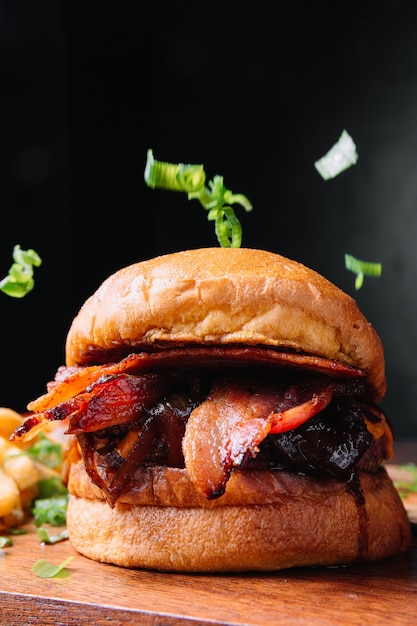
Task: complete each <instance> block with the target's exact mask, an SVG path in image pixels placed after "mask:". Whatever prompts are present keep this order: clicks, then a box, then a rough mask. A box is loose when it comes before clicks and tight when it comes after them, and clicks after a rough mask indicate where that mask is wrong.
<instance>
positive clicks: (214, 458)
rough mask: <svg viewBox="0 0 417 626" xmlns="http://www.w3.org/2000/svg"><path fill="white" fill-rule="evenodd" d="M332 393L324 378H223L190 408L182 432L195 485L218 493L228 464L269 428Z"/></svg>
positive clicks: (245, 454)
mask: <svg viewBox="0 0 417 626" xmlns="http://www.w3.org/2000/svg"><path fill="white" fill-rule="evenodd" d="M332 397H333V387H332V384H331V383H329V381H327V383H326V384H324V383H323V382H321V381H319V382H318V381H317V380H316V381H314V382H312V383H311V384H310V383H309V385H308V387H304V388H302V391H301V393H300V391H299V387H298V386H294V387H290V388H289V389H281V390H278V391H277V388H276V386H274V387H273V388H272V389H271V388H269V389H268V388H267V387H266V388H262V386H261V387H259V386H257V387H256V388H255V389H254V392H251V384H250V381H246V383H244V382H243V383H242V382H241V380H238V379H235V380H223V381H221V382H220V383H217V384H216V385H215V386H214V387H213V389H212V391H211V393H210V395H209V397H208V398H207V400H206V401H204V402H203V403H202V404H200V405H199V406H198V407H197V408H196V409H194V411H192V413H191V415H190V417H189V420H188V422H187V427H186V432H185V435H184V438H183V454H184V459H185V467H186V469H187V472H188V474H189V475H190V477H191V480H192V481H193V483H194V485H195V487H196V488H197V490H199V491H200V493H202V494H204V495H205V496H206V497H207V498H210V499H211V498H217V497H219V496H221V495H222V494H223V493H224V491H225V489H226V484H227V481H228V479H229V477H230V474H231V471H232V468H233V466H235V467H236V466H240V465H242V464H243V463H244V461H245V460H246V459H248V458H249V457H250V456H252V457H254V456H256V454H257V452H258V445H259V444H260V443H261V442H262V441H263V440H264V439H265V437H267V436H268V435H269V434H270V433H279V432H285V431H287V430H292V429H293V428H297V426H300V425H301V424H303V423H304V422H306V421H307V420H308V419H309V418H310V417H312V416H313V415H315V414H316V413H318V412H319V411H321V410H323V408H325V407H326V406H327V405H328V404H329V402H330V401H331V399H332Z"/></svg>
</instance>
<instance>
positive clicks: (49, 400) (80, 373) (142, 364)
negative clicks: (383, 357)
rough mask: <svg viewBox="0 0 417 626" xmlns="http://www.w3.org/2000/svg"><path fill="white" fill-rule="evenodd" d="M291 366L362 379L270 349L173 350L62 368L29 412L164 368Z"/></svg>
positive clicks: (342, 368)
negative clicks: (106, 381) (105, 380)
mask: <svg viewBox="0 0 417 626" xmlns="http://www.w3.org/2000/svg"><path fill="white" fill-rule="evenodd" d="M254 364H258V365H288V366H293V367H297V368H300V369H307V370H309V371H313V372H316V373H322V374H326V375H327V376H334V377H338V378H341V377H343V378H350V379H352V378H362V377H363V376H364V374H363V372H361V370H359V369H357V368H355V367H352V366H351V365H347V364H344V363H340V362H339V361H330V360H329V359H325V358H323V357H317V356H310V355H307V354H298V353H294V352H282V351H278V350H274V349H268V348H257V347H249V348H241V347H238V346H237V347H236V348H234V347H231V346H228V347H227V348H226V347H225V348H222V347H218V346H214V347H202V346H201V347H198V346H196V347H193V348H173V349H166V350H161V351H160V352H153V353H147V352H140V353H137V354H136V353H132V354H129V355H128V356H127V357H126V358H124V359H123V360H121V361H119V362H118V363H110V364H106V365H89V366H85V367H78V368H77V367H68V368H65V367H60V368H59V370H58V372H57V375H56V377H55V380H54V381H52V382H50V383H48V386H47V388H48V393H46V394H44V395H42V396H40V397H39V398H38V399H37V400H33V401H32V402H30V403H29V404H28V407H27V408H28V410H29V411H33V412H34V413H40V412H42V411H45V410H46V409H50V408H51V407H54V406H56V405H57V404H59V403H60V402H64V401H65V400H69V399H70V398H73V397H74V396H75V395H77V394H78V393H81V392H82V391H84V390H85V388H86V387H88V386H89V385H91V384H92V383H93V382H95V381H96V380H98V378H100V377H101V376H108V375H113V374H121V373H131V374H133V373H138V372H141V371H145V370H149V369H151V368H158V369H159V368H160V367H161V366H162V367H188V366H193V367H202V366H204V367H219V366H221V365H227V366H234V367H242V366H247V365H254Z"/></svg>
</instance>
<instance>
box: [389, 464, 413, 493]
mask: <svg viewBox="0 0 417 626" xmlns="http://www.w3.org/2000/svg"><path fill="white" fill-rule="evenodd" d="M397 470H405V471H406V472H407V473H408V479H407V480H398V479H397V480H394V485H395V487H396V489H397V490H398V492H399V494H400V496H401V497H402V498H406V497H407V495H408V494H409V493H417V465H415V463H405V464H403V465H398V466H397Z"/></svg>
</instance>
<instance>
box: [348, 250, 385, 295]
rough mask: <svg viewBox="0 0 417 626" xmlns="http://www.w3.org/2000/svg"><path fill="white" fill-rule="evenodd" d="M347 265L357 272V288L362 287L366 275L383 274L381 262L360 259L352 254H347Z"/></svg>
mask: <svg viewBox="0 0 417 626" xmlns="http://www.w3.org/2000/svg"><path fill="white" fill-rule="evenodd" d="M345 267H346V269H347V270H349V271H351V272H353V273H354V274H356V280H355V288H356V289H360V288H361V287H362V285H363V280H364V277H365V276H381V273H382V265H381V263H371V262H369V261H359V260H358V259H355V257H354V256H352V255H351V254H345Z"/></svg>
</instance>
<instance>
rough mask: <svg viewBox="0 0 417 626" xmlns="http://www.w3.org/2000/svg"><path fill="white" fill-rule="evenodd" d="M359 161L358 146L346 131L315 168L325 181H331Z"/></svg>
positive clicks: (315, 164)
mask: <svg viewBox="0 0 417 626" xmlns="http://www.w3.org/2000/svg"><path fill="white" fill-rule="evenodd" d="M357 160H358V153H357V151H356V145H355V143H354V141H353V139H352V137H351V136H350V135H349V133H348V132H346V130H344V131H343V132H342V134H341V135H340V137H339V140H338V141H337V143H335V144H334V146H332V148H330V150H329V151H328V153H327V154H325V155H324V156H323V157H322V158H321V159H319V160H318V161H316V162H315V163H314V166H315V168H316V170H317V171H318V173H319V174H320V175H321V177H322V178H324V180H329V179H330V178H334V177H335V176H337V175H338V174H340V173H341V172H343V171H344V170H347V169H348V168H349V167H351V166H352V165H355V163H356V162H357Z"/></svg>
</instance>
